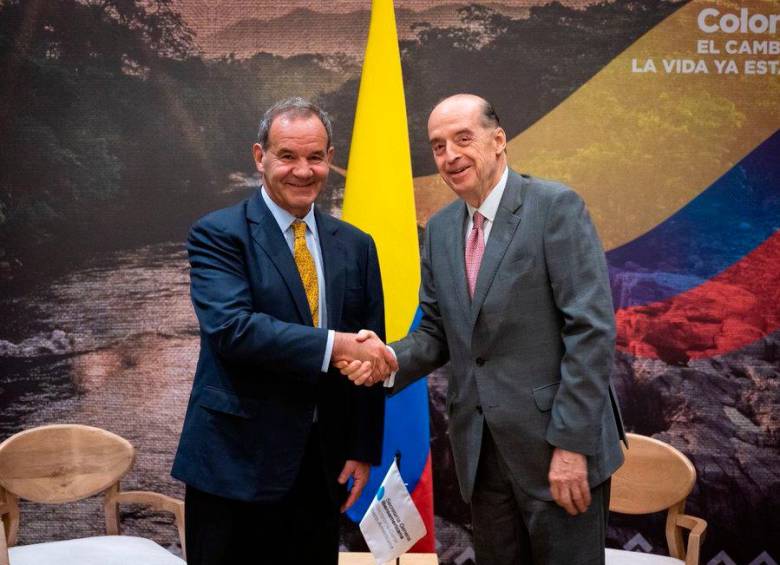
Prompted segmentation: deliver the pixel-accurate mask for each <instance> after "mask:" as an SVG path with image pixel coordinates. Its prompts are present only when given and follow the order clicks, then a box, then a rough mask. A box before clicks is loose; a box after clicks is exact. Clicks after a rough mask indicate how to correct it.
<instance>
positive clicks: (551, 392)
mask: <svg viewBox="0 0 780 565" xmlns="http://www.w3.org/2000/svg"><path fill="white" fill-rule="evenodd" d="M560 384H561V381H555V382H554V383H550V384H547V385H542V386H538V387H536V388H534V389H533V395H534V402H535V403H536V407H537V408H538V409H539V410H541V411H542V412H547V411H548V410H552V405H553V402H554V401H555V395H556V394H557V393H558V386H559V385H560Z"/></svg>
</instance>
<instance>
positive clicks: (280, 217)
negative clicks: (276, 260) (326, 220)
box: [260, 186, 317, 240]
mask: <svg viewBox="0 0 780 565" xmlns="http://www.w3.org/2000/svg"><path fill="white" fill-rule="evenodd" d="M260 194H261V195H262V197H263V201H264V202H265V205H266V206H268V209H269V210H270V211H271V215H272V216H273V217H274V220H276V223H277V224H279V229H280V230H282V233H287V230H288V229H290V226H291V225H292V224H293V222H294V221H295V220H297V219H298V218H296V217H295V216H293V215H292V214H290V213H289V212H288V211H287V210H285V209H284V208H282V207H281V206H279V205H278V204H277V203H276V202H274V201H273V200H271V197H270V196H268V193H267V192H266V191H265V187H264V186H262V187H260ZM301 221H303V223H304V224H306V227H308V228H309V231H310V232H311V233H312V234H313V235H314V239H315V240H316V239H317V220H315V219H314V205H312V207H311V208H310V209H309V213H308V214H306V215H305V216H304V217H303V218H301Z"/></svg>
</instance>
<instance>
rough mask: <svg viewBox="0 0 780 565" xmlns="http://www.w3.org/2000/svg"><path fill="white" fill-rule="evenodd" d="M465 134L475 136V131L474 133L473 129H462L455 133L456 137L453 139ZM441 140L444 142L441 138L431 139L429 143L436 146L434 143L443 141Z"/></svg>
mask: <svg viewBox="0 0 780 565" xmlns="http://www.w3.org/2000/svg"><path fill="white" fill-rule="evenodd" d="M464 133H465V134H469V135H474V131H473V130H471V129H469V128H464V129H461V130H458V131H456V132H455V135H454V136H453V137H458V136H459V135H463V134H464ZM441 140H442V138H441V137H432V138H431V139H429V140H428V142H429V143H430V144H434V143H436V142H437V141H441Z"/></svg>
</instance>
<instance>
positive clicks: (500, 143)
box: [493, 127, 506, 155]
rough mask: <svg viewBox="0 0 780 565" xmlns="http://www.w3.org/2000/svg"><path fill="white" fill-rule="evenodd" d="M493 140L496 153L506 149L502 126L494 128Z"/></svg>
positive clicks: (504, 133)
mask: <svg viewBox="0 0 780 565" xmlns="http://www.w3.org/2000/svg"><path fill="white" fill-rule="evenodd" d="M493 141H494V143H495V144H496V155H499V154H500V153H503V152H504V151H506V132H505V131H504V128H502V127H498V128H496V133H495V134H493Z"/></svg>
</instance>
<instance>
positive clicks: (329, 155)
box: [327, 145, 336, 164]
mask: <svg viewBox="0 0 780 565" xmlns="http://www.w3.org/2000/svg"><path fill="white" fill-rule="evenodd" d="M334 153H336V149H334V147H333V146H332V145H331V146H330V147H328V153H327V159H328V164H330V163H332V162H333V155H334Z"/></svg>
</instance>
